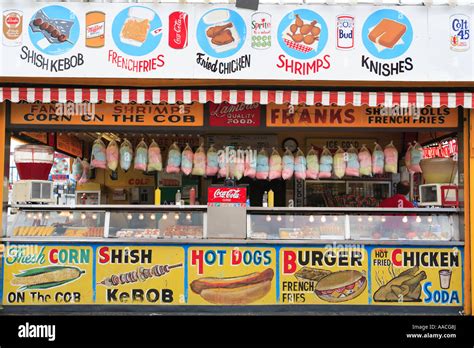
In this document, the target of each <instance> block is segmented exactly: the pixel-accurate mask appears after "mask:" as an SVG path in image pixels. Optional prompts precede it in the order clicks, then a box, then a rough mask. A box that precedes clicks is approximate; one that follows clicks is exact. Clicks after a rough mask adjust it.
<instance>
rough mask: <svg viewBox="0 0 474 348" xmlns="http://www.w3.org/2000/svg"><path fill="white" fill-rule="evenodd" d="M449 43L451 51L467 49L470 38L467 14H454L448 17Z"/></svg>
mask: <svg viewBox="0 0 474 348" xmlns="http://www.w3.org/2000/svg"><path fill="white" fill-rule="evenodd" d="M449 23H450V32H451V35H450V45H451V49H452V50H453V51H467V50H468V49H469V40H470V38H471V33H470V29H471V28H470V27H471V21H470V18H469V16H466V15H464V14H456V15H452V16H451V17H449Z"/></svg>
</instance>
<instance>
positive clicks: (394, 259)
mask: <svg viewBox="0 0 474 348" xmlns="http://www.w3.org/2000/svg"><path fill="white" fill-rule="evenodd" d="M401 254H402V249H395V250H394V251H392V263H393V265H394V266H397V267H401V266H402V260H399V259H398V255H401Z"/></svg>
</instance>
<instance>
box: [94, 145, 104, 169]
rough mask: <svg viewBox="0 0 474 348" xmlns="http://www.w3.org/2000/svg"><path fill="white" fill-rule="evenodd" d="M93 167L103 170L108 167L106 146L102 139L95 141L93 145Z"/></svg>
mask: <svg viewBox="0 0 474 348" xmlns="http://www.w3.org/2000/svg"><path fill="white" fill-rule="evenodd" d="M91 166H92V167H94V168H102V169H105V167H106V157H105V144H104V143H103V141H102V140H100V139H97V140H96V141H94V144H93V145H92V154H91Z"/></svg>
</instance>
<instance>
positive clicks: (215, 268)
mask: <svg viewBox="0 0 474 348" xmlns="http://www.w3.org/2000/svg"><path fill="white" fill-rule="evenodd" d="M236 252H240V253H241V255H242V260H243V261H242V262H240V263H239V264H235V265H232V258H233V255H237V254H233V253H236ZM199 253H202V255H203V256H202V260H204V262H202V263H201V262H193V255H199ZM220 255H222V256H220ZM206 259H207V260H208V261H209V262H206V261H205V260H206ZM196 260H199V257H198V256H196ZM212 260H215V261H214V262H211V261H212ZM234 260H235V261H236V262H235V263H237V261H238V260H239V257H238V256H234ZM245 260H247V261H250V262H244V261H245ZM257 260H260V261H257ZM246 263H248V264H246ZM200 266H202V268H201V267H200ZM200 268H201V270H202V273H201V272H200V271H199V269H200ZM269 268H270V269H272V270H273V271H274V276H273V279H272V281H271V288H270V291H269V292H268V293H267V294H266V295H265V296H263V297H262V298H261V299H259V300H256V301H255V302H253V303H249V304H248V305H269V304H275V303H276V272H277V271H276V253H275V248H265V247H262V248H255V247H242V246H238V247H218V246H216V247H207V246H206V247H191V248H189V249H188V284H187V286H188V304H190V305H213V304H212V303H210V302H207V301H206V300H205V299H203V298H202V297H201V296H200V295H199V294H196V293H194V292H193V291H192V289H191V287H190V284H191V283H192V282H193V281H194V280H197V279H200V278H208V277H216V278H229V277H240V276H244V275H248V274H250V273H254V272H263V271H265V270H267V269H269ZM229 305H231V304H229Z"/></svg>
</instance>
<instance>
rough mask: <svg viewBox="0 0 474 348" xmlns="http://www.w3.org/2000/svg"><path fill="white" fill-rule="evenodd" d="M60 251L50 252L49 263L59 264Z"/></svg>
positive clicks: (52, 250)
mask: <svg viewBox="0 0 474 348" xmlns="http://www.w3.org/2000/svg"><path fill="white" fill-rule="evenodd" d="M57 254H58V249H51V250H50V251H49V262H51V263H58V256H57Z"/></svg>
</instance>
